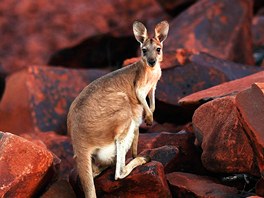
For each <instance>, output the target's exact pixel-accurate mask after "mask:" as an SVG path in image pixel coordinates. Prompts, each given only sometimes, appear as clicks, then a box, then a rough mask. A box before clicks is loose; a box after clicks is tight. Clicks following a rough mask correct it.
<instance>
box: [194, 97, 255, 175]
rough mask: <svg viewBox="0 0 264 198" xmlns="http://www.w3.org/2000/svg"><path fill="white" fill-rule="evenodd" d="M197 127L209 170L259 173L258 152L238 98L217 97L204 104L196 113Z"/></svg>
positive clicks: (205, 162)
mask: <svg viewBox="0 0 264 198" xmlns="http://www.w3.org/2000/svg"><path fill="white" fill-rule="evenodd" d="M193 127H194V131H195V134H196V138H197V140H198V142H199V144H200V145H201V148H202V150H203V153H202V157H201V159H202V163H203V165H204V167H205V168H206V169H208V170H210V171H212V172H216V173H249V174H253V175H259V171H258V168H257V165H256V163H255V161H256V157H255V152H254V150H253V149H252V147H251V143H250V141H249V140H248V137H247V134H246V133H245V130H244V127H243V124H242V122H241V120H240V116H239V112H238V110H237V107H236V105H235V98H234V97H231V96H227V97H224V98H220V99H215V100H213V101H210V102H208V103H206V104H204V105H202V106H200V107H199V108H198V109H197V110H196V111H195V113H194V115H193Z"/></svg>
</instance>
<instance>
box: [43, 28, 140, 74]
mask: <svg viewBox="0 0 264 198" xmlns="http://www.w3.org/2000/svg"><path fill="white" fill-rule="evenodd" d="M138 47H139V44H138V42H137V41H136V40H135V38H134V36H121V37H116V36H113V35H111V34H109V33H108V34H101V35H96V36H93V37H90V38H88V39H86V40H84V41H82V42H81V43H79V44H78V45H76V46H73V47H69V48H66V49H62V50H60V51H58V52H56V53H54V54H53V55H52V56H51V57H50V60H49V61H48V64H49V65H52V66H64V67H70V68H108V67H112V69H117V68H120V67H121V66H122V63H123V61H124V60H126V59H128V58H132V57H135V56H137V49H138Z"/></svg>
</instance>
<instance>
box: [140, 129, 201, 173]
mask: <svg viewBox="0 0 264 198" xmlns="http://www.w3.org/2000/svg"><path fill="white" fill-rule="evenodd" d="M165 145H166V146H175V147H177V148H178V149H179V155H178V156H177V161H176V164H175V167H174V168H175V170H177V171H179V170H184V171H188V172H196V173H204V172H205V170H204V168H203V166H202V164H201V159H200V158H201V154H200V151H199V150H198V149H197V148H196V146H195V145H194V134H193V133H190V132H185V131H181V132H179V133H168V132H162V133H146V134H139V143H138V153H140V152H142V151H144V150H148V149H154V148H159V147H162V146H165Z"/></svg>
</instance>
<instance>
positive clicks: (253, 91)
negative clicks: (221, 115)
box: [236, 83, 264, 175]
mask: <svg viewBox="0 0 264 198" xmlns="http://www.w3.org/2000/svg"><path fill="white" fill-rule="evenodd" d="M236 103H237V107H238V110H239V113H240V115H241V118H242V121H243V124H244V127H245V129H246V132H247V135H248V136H249V139H250V141H251V145H252V147H253V150H254V153H255V155H256V157H257V161H258V167H259V169H260V172H261V174H262V175H263V174H264V108H263V107H264V83H255V84H253V85H252V87H251V88H250V89H248V90H245V91H243V92H240V93H239V94H238V95H237V96H236Z"/></svg>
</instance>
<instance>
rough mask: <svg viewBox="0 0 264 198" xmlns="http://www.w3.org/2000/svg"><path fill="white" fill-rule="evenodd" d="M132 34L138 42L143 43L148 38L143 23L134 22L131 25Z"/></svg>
mask: <svg viewBox="0 0 264 198" xmlns="http://www.w3.org/2000/svg"><path fill="white" fill-rule="evenodd" d="M133 32H134V35H135V37H136V39H137V41H138V42H140V43H143V42H144V41H145V40H146V39H147V38H148V33H147V29H146V27H145V26H144V25H143V23H141V22H139V21H135V22H134V24H133Z"/></svg>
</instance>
